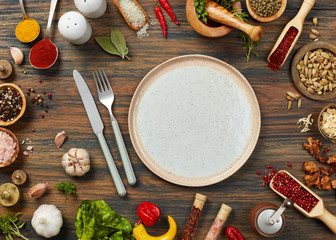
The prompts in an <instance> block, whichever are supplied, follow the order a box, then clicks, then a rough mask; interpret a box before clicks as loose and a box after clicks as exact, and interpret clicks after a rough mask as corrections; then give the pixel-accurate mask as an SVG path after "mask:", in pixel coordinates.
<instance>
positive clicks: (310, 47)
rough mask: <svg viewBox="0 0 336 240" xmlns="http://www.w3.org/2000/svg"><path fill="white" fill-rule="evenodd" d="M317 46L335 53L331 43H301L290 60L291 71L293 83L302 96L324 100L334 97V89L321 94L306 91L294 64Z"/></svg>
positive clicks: (334, 47)
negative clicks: (301, 45)
mask: <svg viewBox="0 0 336 240" xmlns="http://www.w3.org/2000/svg"><path fill="white" fill-rule="evenodd" d="M319 48H321V49H325V50H327V51H329V52H331V53H333V54H334V55H336V46H335V45H333V44H331V43H327V42H311V43H307V44H306V45H303V47H301V48H300V49H299V51H297V53H296V54H295V56H294V58H293V61H292V67H291V71H292V78H293V82H294V85H295V86H296V88H297V89H298V90H299V91H300V92H301V93H302V94H303V95H304V96H306V97H307V98H310V99H314V100H319V101H325V100H329V99H332V98H334V97H336V89H333V91H332V92H326V93H324V94H322V95H318V94H311V93H309V92H307V88H306V86H305V85H303V83H302V82H301V81H300V74H299V71H298V70H297V68H296V66H297V65H298V64H299V62H300V61H301V60H302V58H303V57H304V55H305V54H306V52H309V51H312V50H315V49H319Z"/></svg>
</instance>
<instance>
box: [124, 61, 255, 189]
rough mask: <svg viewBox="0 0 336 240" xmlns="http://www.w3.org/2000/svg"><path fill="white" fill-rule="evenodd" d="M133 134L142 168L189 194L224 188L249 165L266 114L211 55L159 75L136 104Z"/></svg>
mask: <svg viewBox="0 0 336 240" xmlns="http://www.w3.org/2000/svg"><path fill="white" fill-rule="evenodd" d="M128 126H129V132H130V137H131V140H132V143H133V146H134V148H135V151H136V152H137V154H138V156H139V157H140V159H141V160H142V162H143V163H144V164H145V165H146V166H147V167H148V168H149V169H150V170H151V171H152V172H153V173H155V174H156V175H158V176H159V177H161V178H163V179H165V180H167V181H169V182H171V183H174V184H177V185H182V186H190V187H199V186H207V185H211V184H214V183H217V182H220V181H222V180H224V179H226V178H228V177H229V176H231V175H232V174H234V173H235V172H236V171H237V170H238V169H239V168H240V167H241V166H243V164H244V163H245V162H246V161H247V160H248V158H249V157H250V155H251V154H252V152H253V149H254V147H255V145H256V143H257V140H258V137H259V132H260V110H259V104H258V101H257V98H256V96H255V94H254V91H253V89H252V87H251V86H250V84H249V83H248V81H247V80H246V79H245V77H244V76H243V75H242V74H241V73H240V72H239V71H237V70H236V69H235V68H233V67H232V66H230V65H229V64H227V63H225V62H222V61H220V60H218V59H216V58H213V57H209V56H204V55H185V56H180V57H176V58H172V59H170V60H168V61H166V62H164V63H162V64H160V65H158V66H157V67H155V68H154V69H152V70H151V71H150V72H149V73H148V74H147V75H146V76H145V77H144V78H143V79H142V81H141V82H140V84H139V86H138V88H137V89H136V91H135V93H134V96H133V98H132V102H131V106H130V110H129V119H128Z"/></svg>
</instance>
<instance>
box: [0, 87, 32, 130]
mask: <svg viewBox="0 0 336 240" xmlns="http://www.w3.org/2000/svg"><path fill="white" fill-rule="evenodd" d="M26 105H27V103H26V98H25V96H24V93H23V92H22V90H21V89H20V88H19V87H18V86H17V85H15V84H13V83H4V84H0V126H9V125H12V124H14V123H15V122H16V121H17V120H19V119H20V118H21V117H22V115H23V114H24V112H25V110H26Z"/></svg>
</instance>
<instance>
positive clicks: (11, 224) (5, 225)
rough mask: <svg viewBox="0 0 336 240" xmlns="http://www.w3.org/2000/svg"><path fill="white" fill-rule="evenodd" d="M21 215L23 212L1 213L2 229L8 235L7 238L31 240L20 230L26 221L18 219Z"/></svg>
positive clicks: (0, 227) (0, 224) (0, 228)
mask: <svg viewBox="0 0 336 240" xmlns="http://www.w3.org/2000/svg"><path fill="white" fill-rule="evenodd" d="M21 215H22V213H16V214H15V215H13V214H11V213H5V215H4V216H2V215H0V230H1V232H2V234H4V235H5V236H6V240H13V239H14V238H15V237H19V238H22V239H25V240H29V239H28V238H26V237H25V236H23V235H22V234H21V232H20V229H21V228H22V227H23V226H24V225H25V222H21V221H19V219H18V218H19V217H20V216H21Z"/></svg>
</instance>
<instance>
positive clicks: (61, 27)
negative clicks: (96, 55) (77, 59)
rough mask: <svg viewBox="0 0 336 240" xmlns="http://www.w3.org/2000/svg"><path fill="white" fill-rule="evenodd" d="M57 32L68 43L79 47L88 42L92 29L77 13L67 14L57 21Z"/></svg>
mask: <svg viewBox="0 0 336 240" xmlns="http://www.w3.org/2000/svg"><path fill="white" fill-rule="evenodd" d="M58 31H59V32H60V34H61V35H62V36H63V37H64V38H65V39H66V40H67V41H68V42H70V43H72V44H76V45H81V44H84V43H86V42H87V41H89V39H90V37H91V34H92V28H91V25H90V24H89V23H88V22H87V21H86V19H85V17H84V16H83V15H82V14H80V13H78V12H74V11H71V12H67V13H65V14H63V15H62V17H61V18H60V19H59V21H58Z"/></svg>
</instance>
